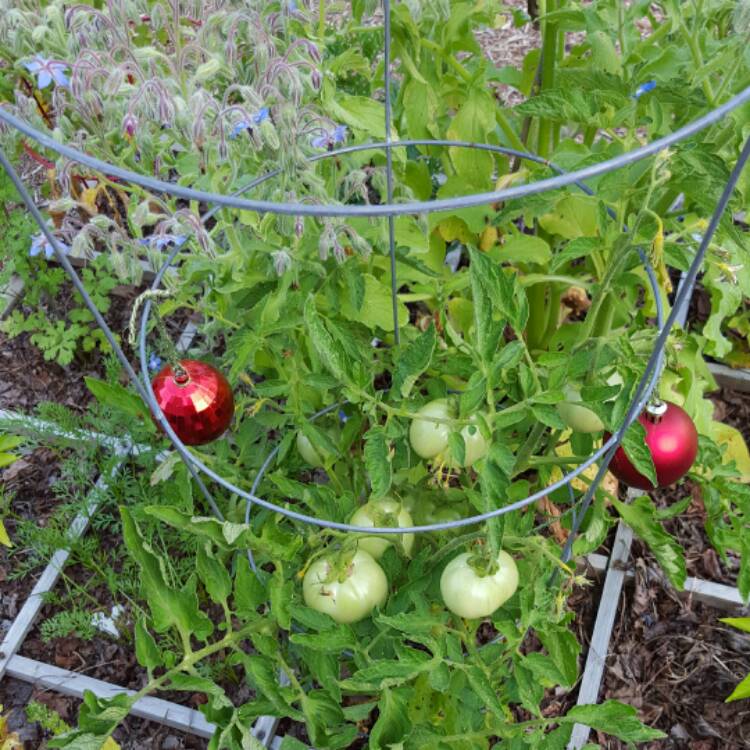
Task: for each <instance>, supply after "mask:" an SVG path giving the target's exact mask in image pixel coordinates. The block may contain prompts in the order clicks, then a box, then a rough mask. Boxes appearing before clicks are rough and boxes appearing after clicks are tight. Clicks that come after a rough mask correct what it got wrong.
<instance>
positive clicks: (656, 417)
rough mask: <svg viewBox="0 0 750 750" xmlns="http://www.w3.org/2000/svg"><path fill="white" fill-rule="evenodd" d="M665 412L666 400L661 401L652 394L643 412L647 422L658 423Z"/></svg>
mask: <svg viewBox="0 0 750 750" xmlns="http://www.w3.org/2000/svg"><path fill="white" fill-rule="evenodd" d="M666 413H667V402H666V401H662V400H661V399H660V398H659V397H658V396H652V398H651V399H650V400H649V402H648V404H646V409H645V414H646V417H647V418H648V420H649V422H652V423H653V424H659V422H661V420H662V417H663V416H664V415H665V414H666Z"/></svg>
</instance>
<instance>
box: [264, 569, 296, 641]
mask: <svg viewBox="0 0 750 750" xmlns="http://www.w3.org/2000/svg"><path fill="white" fill-rule="evenodd" d="M275 565H276V570H274V572H273V576H272V579H271V582H270V585H269V586H268V590H269V593H270V596H271V612H272V613H273V616H274V617H275V618H276V622H278V623H279V626H280V627H282V628H284V630H289V629H290V628H291V627H292V611H291V608H290V603H291V601H292V596H293V594H294V586H293V584H292V581H291V580H288V581H285V580H284V568H283V566H282V565H281V563H280V562H278V561H276V563H275Z"/></svg>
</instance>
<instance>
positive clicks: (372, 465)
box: [364, 425, 393, 497]
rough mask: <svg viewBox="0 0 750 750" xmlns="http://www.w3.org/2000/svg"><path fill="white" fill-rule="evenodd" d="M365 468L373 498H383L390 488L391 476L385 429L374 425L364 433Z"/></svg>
mask: <svg viewBox="0 0 750 750" xmlns="http://www.w3.org/2000/svg"><path fill="white" fill-rule="evenodd" d="M364 457H365V468H366V469H367V474H368V476H369V477H370V485H371V486H372V495H373V497H383V496H384V495H385V494H386V493H387V492H388V490H389V489H390V488H391V480H392V478H393V474H392V471H391V459H390V453H389V449H388V439H387V438H386V435H385V429H384V428H383V427H381V426H380V425H374V426H373V427H371V428H370V429H369V430H368V431H367V432H366V433H365V449H364Z"/></svg>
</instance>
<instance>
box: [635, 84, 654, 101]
mask: <svg viewBox="0 0 750 750" xmlns="http://www.w3.org/2000/svg"><path fill="white" fill-rule="evenodd" d="M655 88H656V81H646V83H642V84H641V85H640V86H639V87H638V88H637V89H636V90H635V93H634V94H633V99H640V98H641V97H642V96H643V95H644V94H648V92H649V91H653V90H654V89H655Z"/></svg>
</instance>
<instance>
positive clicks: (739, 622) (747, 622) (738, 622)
mask: <svg viewBox="0 0 750 750" xmlns="http://www.w3.org/2000/svg"><path fill="white" fill-rule="evenodd" d="M720 622H725V623H726V624H727V625H731V626H732V627H733V628H737V630H744V631H745V632H746V633H750V617H722V618H720Z"/></svg>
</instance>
